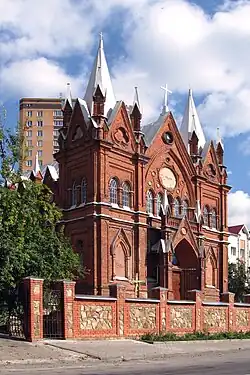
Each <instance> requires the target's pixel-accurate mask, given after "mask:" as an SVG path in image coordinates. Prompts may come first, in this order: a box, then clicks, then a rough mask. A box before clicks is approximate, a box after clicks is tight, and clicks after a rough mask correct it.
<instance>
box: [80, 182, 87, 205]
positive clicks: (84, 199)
mask: <svg viewBox="0 0 250 375" xmlns="http://www.w3.org/2000/svg"><path fill="white" fill-rule="evenodd" d="M86 202H87V181H86V178H83V179H82V184H81V203H84V204H85V203H86Z"/></svg>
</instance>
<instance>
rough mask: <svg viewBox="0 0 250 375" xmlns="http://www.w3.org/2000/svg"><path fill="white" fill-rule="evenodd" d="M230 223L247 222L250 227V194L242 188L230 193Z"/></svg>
mask: <svg viewBox="0 0 250 375" xmlns="http://www.w3.org/2000/svg"><path fill="white" fill-rule="evenodd" d="M228 213H229V225H239V224H245V225H247V227H248V228H250V195H249V194H248V193H245V192H244V191H242V190H238V191H235V192H233V193H229V195H228Z"/></svg>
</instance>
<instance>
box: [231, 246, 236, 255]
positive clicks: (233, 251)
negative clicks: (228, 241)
mask: <svg viewBox="0 0 250 375" xmlns="http://www.w3.org/2000/svg"><path fill="white" fill-rule="evenodd" d="M231 255H232V256H233V257H236V247H231Z"/></svg>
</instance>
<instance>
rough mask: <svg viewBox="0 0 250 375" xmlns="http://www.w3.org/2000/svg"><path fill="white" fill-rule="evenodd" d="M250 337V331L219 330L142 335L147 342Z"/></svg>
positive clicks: (142, 338)
mask: <svg viewBox="0 0 250 375" xmlns="http://www.w3.org/2000/svg"><path fill="white" fill-rule="evenodd" d="M233 339H240V340H243V339H250V332H218V333H204V332H195V333H186V334H185V335H182V336H180V335H176V334H175V333H171V332H168V333H160V334H156V333H146V334H145V335H142V336H141V337H140V340H141V341H145V342H150V343H152V342H165V341H196V340H233Z"/></svg>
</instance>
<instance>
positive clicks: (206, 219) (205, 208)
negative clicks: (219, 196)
mask: <svg viewBox="0 0 250 375" xmlns="http://www.w3.org/2000/svg"><path fill="white" fill-rule="evenodd" d="M208 215H209V211H208V208H207V206H205V207H204V209H203V222H204V225H206V226H208V225H209V219H208Z"/></svg>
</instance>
